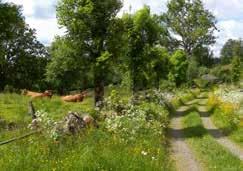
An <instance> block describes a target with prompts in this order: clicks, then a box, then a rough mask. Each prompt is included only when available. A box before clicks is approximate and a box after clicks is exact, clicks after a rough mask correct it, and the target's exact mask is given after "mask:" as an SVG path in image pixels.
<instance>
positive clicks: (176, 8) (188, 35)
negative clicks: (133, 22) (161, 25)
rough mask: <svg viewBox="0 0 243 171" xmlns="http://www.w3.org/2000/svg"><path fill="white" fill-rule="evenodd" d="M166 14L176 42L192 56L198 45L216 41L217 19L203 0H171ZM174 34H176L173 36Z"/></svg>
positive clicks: (166, 19) (206, 44)
mask: <svg viewBox="0 0 243 171" xmlns="http://www.w3.org/2000/svg"><path fill="white" fill-rule="evenodd" d="M167 7H168V11H167V13H166V14H164V16H165V17H164V18H165V22H166V23H167V26H168V27H169V30H170V32H171V33H172V37H174V38H173V40H174V42H175V43H176V44H178V45H179V46H180V47H181V48H183V50H184V51H185V52H186V53H187V55H188V57H191V55H192V53H193V50H194V49H195V48H198V47H202V46H208V45H211V44H213V43H215V36H214V34H213V33H214V31H215V30H216V26H215V25H216V20H215V17H214V16H213V14H212V13H211V12H209V11H208V10H206V9H204V6H203V4H202V2H201V0H170V1H169V2H168V4H167ZM173 35H174V36H173Z"/></svg>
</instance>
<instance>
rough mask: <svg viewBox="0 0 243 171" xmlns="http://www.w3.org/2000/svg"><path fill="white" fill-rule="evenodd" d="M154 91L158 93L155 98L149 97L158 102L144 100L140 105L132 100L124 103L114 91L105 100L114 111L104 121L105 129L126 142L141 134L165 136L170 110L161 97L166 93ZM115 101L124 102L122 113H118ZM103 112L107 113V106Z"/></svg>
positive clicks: (134, 139)
mask: <svg viewBox="0 0 243 171" xmlns="http://www.w3.org/2000/svg"><path fill="white" fill-rule="evenodd" d="M153 93H154V94H156V93H157V94H156V95H155V97H154V98H153V99H150V98H149V101H155V102H157V103H152V102H150V103H148V102H143V103H140V105H134V104H133V103H132V102H127V103H124V101H122V100H121V99H117V98H116V95H115V93H114V92H113V93H112V95H111V96H110V97H108V98H107V99H106V100H105V101H106V104H108V105H107V106H108V109H109V110H112V109H113V111H114V112H113V113H112V114H109V115H107V116H106V118H105V121H104V126H105V129H106V130H107V131H109V132H110V133H113V134H115V135H117V136H119V137H120V138H121V140H122V141H124V142H125V143H131V142H134V141H136V139H137V138H139V137H141V136H151V137H163V132H162V131H163V129H164V128H165V127H166V126H167V124H168V119H167V116H168V111H167V110H165V108H164V106H163V104H164V103H163V101H160V98H159V97H160V96H163V95H164V94H163V93H159V92H157V91H154V92H153ZM151 94H152V93H151ZM151 94H149V95H151ZM166 97H167V96H166ZM114 102H115V103H118V104H122V105H121V106H123V107H122V111H120V113H116V112H117V109H118V104H113V103H114ZM102 113H103V114H106V113H107V108H106V109H104V111H103V112H102Z"/></svg>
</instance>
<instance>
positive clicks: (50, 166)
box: [0, 89, 170, 170]
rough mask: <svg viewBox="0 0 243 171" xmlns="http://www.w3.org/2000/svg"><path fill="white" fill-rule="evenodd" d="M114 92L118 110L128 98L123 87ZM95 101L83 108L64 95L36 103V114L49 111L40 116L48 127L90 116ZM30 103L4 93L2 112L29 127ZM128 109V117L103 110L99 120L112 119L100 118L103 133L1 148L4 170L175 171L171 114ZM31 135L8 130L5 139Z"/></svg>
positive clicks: (153, 107) (150, 106)
mask: <svg viewBox="0 0 243 171" xmlns="http://www.w3.org/2000/svg"><path fill="white" fill-rule="evenodd" d="M118 92H119V93H118ZM111 94H112V95H111V96H110V97H109V99H110V100H109V101H110V102H111V105H110V106H111V108H110V109H109V110H112V111H113V110H116V104H117V102H119V100H120V99H123V98H126V97H125V96H124V95H121V90H120V89H118V91H112V93H111ZM92 99H93V98H92V97H89V98H87V99H85V101H84V102H83V103H82V105H80V104H77V103H63V102H61V101H60V99H59V97H54V99H52V100H50V99H43V100H41V99H39V100H38V99H37V100H35V101H34V105H36V107H37V110H44V111H46V112H44V113H46V114H44V115H43V113H41V119H42V120H41V121H42V122H44V124H47V125H44V126H47V127H48V128H49V126H50V124H51V125H52V124H53V121H58V120H60V119H62V118H63V116H64V115H65V114H66V113H67V111H70V110H71V111H77V112H81V111H82V112H84V113H86V112H88V113H89V110H92V106H93V105H92V103H93V102H92ZM28 100H29V98H28V97H24V96H20V95H14V94H0V113H5V114H6V115H5V119H6V120H7V121H10V119H11V121H14V122H16V123H17V125H19V123H20V122H23V120H24V123H23V127H26V126H27V125H28V123H30V121H31V117H30V116H28V115H27V114H26V113H27V106H26V104H27V102H28ZM16 102H18V103H16ZM25 106H26V107H25ZM125 106H126V109H125V110H123V115H113V116H111V115H107V114H108V113H109V111H106V110H105V108H103V110H102V113H100V114H99V116H102V114H105V115H106V116H107V117H106V119H105V120H99V125H100V128H99V129H88V130H86V131H85V132H84V133H83V134H80V135H76V136H74V137H73V136H67V137H66V138H65V141H53V139H51V138H50V137H49V134H45V132H44V131H43V132H42V133H41V134H37V135H34V136H31V137H29V138H27V139H23V140H20V141H16V142H14V143H12V144H8V145H6V146H2V147H1V149H0V153H1V154H2V156H1V158H0V165H1V167H2V169H4V170H6V169H10V170H16V169H17V170H19V169H25V170H33V169H37V170H43V169H44V170H55V169H57V170H80V169H81V170H100V169H104V170H110V169H112V170H130V169H132V170H136V169H138V170H143V169H146V170H151V169H152V170H170V162H169V158H168V156H167V155H166V154H167V149H166V139H165V128H166V127H167V124H168V111H167V110H165V109H164V107H163V106H160V105H159V104H156V103H142V104H141V105H139V106H133V105H131V104H130V103H128V102H126V103H125ZM19 109H21V111H20V110H19ZM99 118H102V117H99ZM50 121H51V122H50ZM21 128H22V127H21ZM26 131H29V130H26V129H20V130H14V131H6V130H4V131H2V132H1V135H0V140H1V141H2V140H6V139H9V138H11V137H16V136H19V135H22V134H23V133H26ZM131 142H132V143H131ZM121 149H122V150H121ZM16 150H17V151H16ZM131 161H132V162H131ZM23 163H24V164H23ZM141 163H142V164H141Z"/></svg>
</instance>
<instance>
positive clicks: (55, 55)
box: [46, 37, 90, 93]
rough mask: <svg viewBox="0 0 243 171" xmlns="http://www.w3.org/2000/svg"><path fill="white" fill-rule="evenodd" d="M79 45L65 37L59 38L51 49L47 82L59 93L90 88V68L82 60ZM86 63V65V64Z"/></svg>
mask: <svg viewBox="0 0 243 171" xmlns="http://www.w3.org/2000/svg"><path fill="white" fill-rule="evenodd" d="M77 48H78V47H77V45H76V44H74V43H73V42H72V41H71V40H69V39H68V38H65V37H57V38H56V40H55V41H54V42H53V43H52V45H51V47H50V54H51V56H52V58H51V61H50V62H49V64H48V66H47V70H46V77H47V81H48V82H50V83H51V84H52V85H53V87H54V88H55V89H58V90H59V93H64V92H65V91H67V90H69V91H70V90H73V89H75V90H77V89H84V88H88V86H90V84H89V85H87V84H88V83H87V80H88V77H90V74H89V72H88V71H89V69H90V67H89V66H88V65H87V64H86V63H87V62H86V61H83V60H82V56H81V55H82V54H81V53H79V51H78V50H77ZM85 62H86V63H85Z"/></svg>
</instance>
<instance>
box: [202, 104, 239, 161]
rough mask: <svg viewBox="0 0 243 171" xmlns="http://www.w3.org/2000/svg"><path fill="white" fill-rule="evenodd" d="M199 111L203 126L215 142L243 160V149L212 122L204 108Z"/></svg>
mask: <svg viewBox="0 0 243 171" xmlns="http://www.w3.org/2000/svg"><path fill="white" fill-rule="evenodd" d="M198 111H199V113H200V116H201V119H202V122H203V126H204V127H205V128H206V129H207V130H208V132H209V134H210V135H211V136H213V137H214V138H215V140H216V141H217V142H218V143H219V144H221V145H222V146H224V147H225V148H227V149H228V150H229V151H230V152H231V153H232V154H234V155H236V156H237V157H239V158H240V159H241V160H243V149H242V148H241V147H240V146H238V145H237V144H236V143H234V142H232V141H231V140H230V139H229V138H227V137H226V136H225V135H224V134H223V133H222V132H221V131H220V130H219V129H218V128H217V127H216V126H215V125H214V123H213V122H212V120H211V119H210V116H209V113H208V112H207V109H206V108H205V107H204V106H199V107H198Z"/></svg>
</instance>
